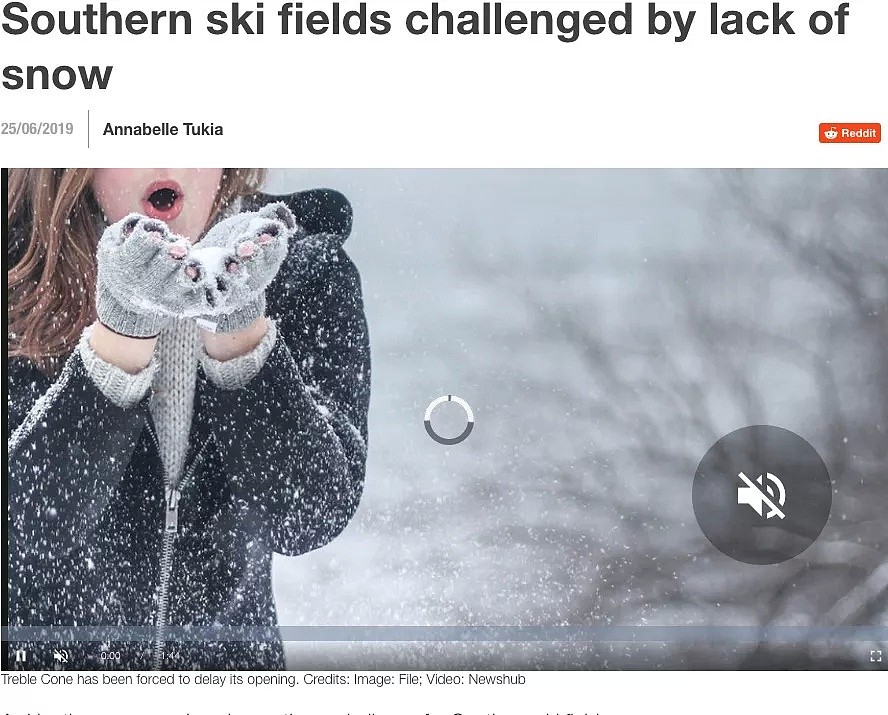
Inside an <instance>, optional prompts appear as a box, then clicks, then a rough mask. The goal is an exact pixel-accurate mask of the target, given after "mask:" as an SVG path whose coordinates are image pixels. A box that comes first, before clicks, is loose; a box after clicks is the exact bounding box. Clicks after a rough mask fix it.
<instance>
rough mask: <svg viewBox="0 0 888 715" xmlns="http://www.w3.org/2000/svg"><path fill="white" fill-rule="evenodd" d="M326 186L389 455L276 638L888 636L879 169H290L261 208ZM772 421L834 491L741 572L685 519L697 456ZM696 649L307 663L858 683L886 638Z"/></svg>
mask: <svg viewBox="0 0 888 715" xmlns="http://www.w3.org/2000/svg"><path fill="white" fill-rule="evenodd" d="M320 186H326V187H330V188H335V189H337V190H339V191H341V192H343V193H344V194H345V195H346V196H347V197H348V198H349V200H350V201H351V202H352V205H353V208H354V214H355V227H354V232H353V234H352V236H351V238H350V239H349V241H348V242H347V244H346V248H347V250H348V251H349V253H350V255H351V256H352V257H353V259H354V260H355V262H356V263H357V265H358V267H359V269H360V271H361V274H362V277H363V285H364V293H365V301H366V309H367V316H368V320H369V324H370V335H371V346H372V354H373V393H372V403H371V412H370V457H369V462H368V470H367V481H366V490H365V493H364V498H363V500H362V502H361V506H360V509H359V511H358V514H357V516H356V517H355V519H354V520H353V522H352V523H351V524H350V525H349V527H348V528H347V529H346V531H345V532H344V534H343V535H342V536H341V537H339V538H338V539H337V540H336V541H335V542H334V543H333V544H331V545H330V546H328V547H326V548H323V549H321V550H319V551H317V552H314V553H312V554H308V555H305V556H302V557H298V558H278V560H277V561H276V562H275V593H276V597H277V603H278V610H279V618H280V623H281V624H282V625H403V626H441V625H451V626H462V625H523V626H529V625H544V626H560V625H584V626H592V625H627V626H633V625H688V626H707V627H708V626H730V625H737V626H779V625H801V626H805V625H818V626H821V625H822V626H847V625H880V626H883V627H885V626H888V555H886V547H888V522H886V508H888V474H886V471H888V470H886V463H888V456H886V455H888V434H886V433H888V368H886V363H888V360H886V354H888V310H886V309H888V209H886V206H888V202H886V200H885V197H886V196H888V172H865V171H828V172H813V171H771V172H751V173H749V172H740V173H734V172H730V173H725V172H704V171H690V172H665V171H622V170H621V171H610V170H609V171H548V170H547V171H517V170H510V171H486V170H485V171H478V170H460V171H438V170H423V171H413V170H411V171H402V170H398V171H394V170H393V171H327V170H323V171H315V170H311V171H309V170H280V171H274V172H272V174H271V176H270V178H269V183H268V185H267V186H266V189H267V190H268V191H271V192H288V191H294V190H299V189H304V188H313V187H320ZM448 393H452V394H456V395H459V396H461V397H463V398H464V399H465V400H467V401H468V402H469V404H470V405H471V406H472V408H473V409H474V412H475V419H476V425H475V430H474V432H473V433H472V435H471V437H470V438H469V439H468V440H467V441H465V442H463V443H462V444H460V445H457V446H454V447H444V446H442V445H439V444H437V443H435V442H434V441H432V440H431V439H430V438H429V437H428V436H427V435H426V433H425V430H424V429H423V424H422V419H423V413H424V411H425V408H426V406H427V405H428V403H429V402H430V401H431V400H433V399H434V398H435V397H437V396H439V395H441V394H448ZM445 407H448V406H444V407H442V408H440V409H439V410H437V411H436V412H435V420H434V424H435V426H436V427H437V428H439V432H442V433H450V434H456V433H458V432H459V431H461V429H462V426H463V424H464V422H463V417H462V412H461V410H459V408H456V407H454V408H453V409H451V410H449V411H448V410H447V409H445ZM762 423H765V424H774V425H779V426H782V427H786V428H788V429H791V430H793V431H795V432H797V433H799V434H801V435H802V436H804V437H805V438H806V439H807V440H808V441H809V442H811V443H812V444H813V445H814V446H815V447H816V448H817V449H818V451H819V452H820V453H821V455H822V456H823V457H824V460H825V461H826V463H827V466H828V467H829V469H830V472H831V476H832V479H833V484H834V489H835V494H834V500H833V510H832V514H831V518H830V521H829V523H828V524H827V526H826V528H825V530H824V531H823V533H822V535H821V537H820V538H819V540H818V541H817V542H816V543H815V544H814V545H813V546H812V547H811V548H809V549H808V551H806V552H805V553H804V554H803V555H802V556H800V557H797V558H796V559H793V560H791V561H789V562H786V563H783V564H779V565H775V566H751V565H745V564H741V563H737V562H734V561H732V560H731V559H729V558H728V557H726V556H723V555H722V554H721V553H719V552H718V551H716V550H715V549H714V548H713V547H712V546H711V545H710V544H709V543H708V542H707V541H706V539H705V538H704V537H703V536H702V534H701V532H700V529H699V527H698V526H697V523H696V521H695V519H694V515H693V511H692V509H691V484H692V480H693V475H694V471H695V469H696V466H697V463H698V462H699V460H700V458H701V457H702V456H703V454H704V453H705V452H706V450H707V449H708V448H709V447H710V446H711V445H712V444H713V442H715V441H716V440H717V439H718V438H719V437H720V436H722V435H724V434H726V433H727V432H730V431H732V430H733V429H736V428H738V427H742V426H745V425H749V424H762ZM705 632H706V633H712V634H714V635H712V637H709V636H707V637H705V638H702V639H701V640H700V642H672V643H659V644H658V643H649V644H645V643H638V644H626V643H591V644H590V643H586V644H572V645H568V644H561V645H559V644H524V645H522V644H514V643H513V644H503V643H499V644H494V643H483V644H477V643H476V644H459V643H449V644H445V643H415V644H410V643H326V644H324V643H321V644H319V643H299V642H293V643H288V659H289V660H288V662H289V665H290V666H291V667H294V668H303V667H316V666H322V665H326V666H334V667H343V668H345V667H353V666H354V667H361V666H363V667H379V668H386V667H393V668H394V667H399V668H400V667H429V668H437V667H446V666H473V667H521V668H536V667H540V668H546V667H562V668H565V667H568V668H569V667H576V668H596V667H617V668H631V667H744V666H747V667H780V666H783V665H792V666H801V667H805V666H816V667H825V666H830V667H845V666H847V667H866V666H868V665H869V663H868V661H869V651H870V648H871V647H879V646H875V645H873V644H872V643H870V642H863V641H859V640H858V641H848V640H847V639H842V638H835V639H826V640H821V641H818V642H816V643H810V644H797V645H795V646H793V645H787V644H782V643H780V642H779V640H780V639H779V638H776V639H772V638H770V637H769V635H768V633H769V632H768V631H763V632H762V637H761V639H760V640H759V642H743V643H738V642H735V641H734V640H732V639H731V638H730V637H727V636H720V635H718V631H717V630H714V629H713V630H711V631H705ZM681 640H682V639H679V641H681ZM684 640H685V641H688V640H691V641H693V639H684ZM747 640H748V639H747Z"/></svg>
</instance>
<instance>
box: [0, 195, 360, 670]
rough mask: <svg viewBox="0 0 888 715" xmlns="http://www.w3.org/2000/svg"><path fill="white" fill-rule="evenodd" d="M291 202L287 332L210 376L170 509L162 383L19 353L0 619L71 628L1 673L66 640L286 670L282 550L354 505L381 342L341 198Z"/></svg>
mask: <svg viewBox="0 0 888 715" xmlns="http://www.w3.org/2000/svg"><path fill="white" fill-rule="evenodd" d="M269 198H270V197H269ZM279 198H284V199H285V200H286V201H287V202H288V204H290V206H291V207H292V208H293V209H294V211H295V213H296V215H297V218H299V219H300V220H301V221H302V223H303V225H304V227H305V228H306V232H307V233H308V234H309V236H308V238H307V239H305V240H304V241H300V242H297V243H295V244H294V245H293V246H292V247H291V250H290V255H289V256H288V258H287V259H286V261H285V263H284V265H283V266H282V268H281V271H280V273H279V274H278V276H277V278H276V280H275V281H274V283H273V284H272V286H271V287H270V288H269V291H268V295H267V298H268V313H269V315H270V316H272V317H273V318H275V319H276V320H277V322H278V341H277V343H276V345H275V347H274V349H273V350H272V352H271V355H270V356H269V358H268V360H267V361H266V363H265V365H264V367H263V368H262V370H261V371H260V372H259V374H258V375H257V376H256V377H255V378H254V379H253V380H252V381H251V382H250V383H249V384H248V385H247V386H246V387H244V388H242V389H239V390H234V391H226V390H222V389H219V388H216V387H214V386H213V385H212V384H211V383H210V382H208V381H207V380H206V378H205V377H204V376H203V375H200V376H199V378H198V384H197V394H196V397H195V407H194V418H193V423H192V427H191V436H190V441H189V445H190V446H189V450H190V451H189V455H188V457H187V460H186V467H185V470H184V472H183V477H182V480H181V483H180V484H181V498H180V501H179V504H178V507H177V509H176V510H175V512H176V513H175V514H174V515H173V516H174V517H175V518H174V519H170V514H169V511H170V504H169V501H168V498H167V497H168V495H165V493H164V478H163V467H162V463H161V459H160V454H159V449H158V445H157V440H156V438H155V436H154V429H153V425H152V420H151V415H150V412H149V409H148V401H149V399H150V395H149V396H148V397H146V398H145V399H144V400H143V401H142V402H141V403H140V404H138V405H137V406H136V407H134V408H131V409H122V408H120V407H117V406H115V405H114V404H113V403H111V402H110V401H109V400H108V399H107V398H105V397H104V395H103V394H102V393H101V392H100V391H99V390H98V389H97V388H96V387H95V385H94V384H93V383H92V381H91V380H90V379H89V377H88V376H87V374H86V372H85V369H84V366H83V364H82V362H81V360H80V358H79V356H78V354H77V353H75V354H73V355H72V356H71V357H70V358H69V359H68V361H67V363H66V364H65V367H64V368H63V370H62V372H61V374H60V375H59V376H57V377H55V378H54V379H52V378H49V377H47V376H46V375H44V374H43V373H41V372H40V371H39V370H38V369H36V367H35V366H34V365H33V364H32V363H30V362H28V361H25V360H20V359H8V360H7V444H8V452H7V456H8V465H7V466H8V470H7V473H8V479H7V483H6V488H7V489H8V504H9V510H8V523H7V526H8V534H9V539H8V551H7V554H8V564H7V568H8V570H7V573H6V578H7V589H8V594H9V599H8V614H7V616H8V620H7V624H8V625H10V626H14V627H27V628H30V629H31V630H29V631H17V632H18V633H19V635H27V636H34V635H36V634H37V633H38V632H39V629H38V630H34V627H39V626H43V627H51V626H54V627H77V629H75V630H68V631H65V630H63V631H59V630H53V629H48V630H46V632H45V633H43V634H41V636H43V637H48V638H50V639H51V640H54V642H46V643H39V642H35V641H31V642H28V643H25V644H16V643H14V642H8V643H7V647H6V648H5V649H4V650H5V652H4V659H5V660H6V662H5V663H4V668H10V669H14V668H16V667H19V668H21V667H27V668H41V669H42V668H48V667H52V666H53V665H55V664H58V663H59V661H58V659H57V658H56V659H55V661H54V656H53V650H54V649H65V650H67V651H68V653H67V655H68V658H69V662H68V664H67V665H65V664H62V665H63V666H64V667H69V668H72V669H89V668H108V667H121V668H128V669H148V668H152V667H162V668H168V669H189V668H202V669H216V670H225V669H269V668H273V669H278V668H282V667H283V666H284V661H283V649H282V644H281V642H280V638H279V636H278V634H277V629H276V617H275V606H274V600H273V596H272V590H271V557H272V553H274V552H277V553H281V554H287V555H296V554H302V553H305V552H306V551H310V550H312V549H316V548H318V547H320V546H323V545H324V544H326V543H328V542H329V541H330V540H332V539H333V538H334V537H336V535H337V534H339V533H340V532H341V531H342V529H343V528H344V527H345V525H346V524H347V523H348V521H349V519H351V517H352V515H353V514H354V513H355V510H356V509H357V506H358V501H359V499H360V497H361V492H362V489H363V482H364V467H365V460H366V440H367V409H368V403H369V397H370V352H369V342H368V334H367V325H366V321H365V318H364V309H363V302H362V297H361V286H360V276H359V275H358V271H357V269H356V268H355V266H354V264H353V263H352V262H351V260H350V259H349V258H348V256H347V255H346V254H345V252H344V251H343V250H342V247H341V244H342V242H343V240H344V239H345V237H346V236H347V234H348V232H349V230H350V227H351V211H350V208H349V207H348V203H347V202H345V200H344V199H343V198H342V197H341V196H340V195H339V194H336V193H335V192H327V191H315V192H305V193H302V194H296V195H293V196H290V197H279ZM11 233H12V232H11ZM13 238H14V237H13V236H11V237H10V240H13ZM164 613H165V617H164ZM80 629H82V630H80ZM17 648H22V649H23V650H26V651H27V659H26V660H25V662H24V663H16V662H15V658H14V651H15V650H16V649H17ZM103 649H107V650H108V651H110V652H120V653H121V658H120V661H119V662H118V661H116V660H112V661H107V660H102V659H101V652H102V650H103Z"/></svg>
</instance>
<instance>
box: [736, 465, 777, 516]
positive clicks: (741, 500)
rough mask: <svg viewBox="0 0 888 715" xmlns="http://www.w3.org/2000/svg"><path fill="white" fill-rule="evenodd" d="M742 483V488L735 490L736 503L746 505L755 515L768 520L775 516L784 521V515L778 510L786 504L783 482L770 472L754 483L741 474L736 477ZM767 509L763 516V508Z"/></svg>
mask: <svg viewBox="0 0 888 715" xmlns="http://www.w3.org/2000/svg"><path fill="white" fill-rule="evenodd" d="M737 476H738V477H739V478H740V479H741V480H743V483H744V484H745V485H746V486H744V487H738V488H737V503H738V504H748V505H749V506H750V507H751V508H752V509H753V510H754V511H755V513H756V514H758V515H759V516H763V517H764V518H765V519H770V518H771V517H772V516H776V517H777V518H779V519H785V518H786V514H784V513H783V510H782V509H781V508H780V507H782V506H783V505H784V504H786V489H785V488H784V486H783V482H781V481H780V479H779V478H778V477H776V476H774V475H773V474H771V473H770V472H768V473H767V474H762V475H760V476H759V477H758V479H756V480H755V481H754V482H753V481H752V480H751V479H750V478H749V477H747V476H746V475H745V474H744V473H743V472H740V473H739V474H738V475H737ZM766 506H767V507H768V513H767V514H765V513H764V512H765V507H766Z"/></svg>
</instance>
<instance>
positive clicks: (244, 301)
mask: <svg viewBox="0 0 888 715" xmlns="http://www.w3.org/2000/svg"><path fill="white" fill-rule="evenodd" d="M298 232H299V228H298V227H297V224H296V219H295V218H294V216H293V214H292V212H291V211H290V209H289V208H287V206H286V205H284V204H282V203H275V204H269V205H268V206H265V207H264V208H262V209H260V210H259V211H253V212H247V213H241V214H237V215H235V216H231V217H230V218H227V219H225V220H224V221H220V222H219V223H218V224H216V225H215V226H213V228H211V229H210V230H209V232H208V233H207V235H206V236H204V238H203V239H201V241H200V242H199V243H198V244H197V245H196V246H195V247H194V248H192V250H191V253H190V256H189V258H190V259H191V260H193V261H195V262H196V263H198V264H199V265H200V267H201V268H202V269H203V271H205V272H206V274H207V283H208V284H209V285H210V288H209V289H208V293H207V302H208V304H209V310H207V311H205V312H204V313H203V314H202V315H201V316H200V317H199V319H198V321H197V322H198V325H199V326H200V327H202V328H204V329H206V330H211V331H214V332H222V333H229V332H232V331H234V330H241V329H242V328H245V327H247V326H248V325H249V324H250V323H252V322H253V321H255V320H256V319H257V318H259V317H260V316H262V315H264V314H265V289H266V288H267V287H268V285H269V283H271V281H272V280H273V279H274V277H275V275H277V272H278V269H279V268H280V267H281V263H283V261H284V258H286V257H287V248H288V246H289V242H290V240H291V239H292V238H293V237H294V236H295V235H297V233H298ZM211 277H214V278H215V281H213V280H211Z"/></svg>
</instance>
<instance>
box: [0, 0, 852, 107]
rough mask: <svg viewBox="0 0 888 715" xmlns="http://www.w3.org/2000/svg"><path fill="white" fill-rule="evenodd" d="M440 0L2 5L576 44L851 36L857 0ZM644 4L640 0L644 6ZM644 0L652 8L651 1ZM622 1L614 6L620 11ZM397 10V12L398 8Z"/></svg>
mask: <svg viewBox="0 0 888 715" xmlns="http://www.w3.org/2000/svg"><path fill="white" fill-rule="evenodd" d="M455 5H456V3H445V2H432V3H429V4H428V5H425V6H422V7H415V8H414V9H409V8H408V9H404V8H399V9H398V11H397V13H394V12H393V11H391V10H390V9H382V8H378V7H374V6H371V4H370V3H366V2H361V3H338V2H333V3H327V4H325V5H324V6H323V7H321V6H319V4H317V3H312V4H308V3H301V2H286V3H283V4H281V5H276V6H274V7H268V8H266V7H265V3H264V2H255V3H245V2H232V3H230V4H228V5H226V6H225V7H224V8H222V7H220V8H219V9H214V10H210V11H209V12H207V13H206V15H205V16H202V17H194V16H193V15H192V13H191V12H189V11H188V10H175V9H162V10H161V9H152V10H128V11H120V10H115V9H114V8H113V3H109V2H100V3H86V4H85V5H83V6H82V8H80V9H68V8H66V9H64V10H54V11H50V10H42V9H37V8H34V7H33V6H30V5H28V4H26V3H24V2H9V3H6V4H5V5H4V6H3V22H2V31H3V34H4V35H9V36H17V35H26V34H27V35H30V36H41V37H53V36H60V35H191V34H193V33H195V32H205V33H208V34H209V35H217V36H218V35H242V36H247V35H263V34H267V33H268V34H270V33H276V34H279V35H290V36H300V35H302V36H305V35H328V34H329V35H380V36H381V35H388V34H390V33H392V32H395V31H402V32H406V33H409V34H410V35H415V36H423V35H445V36H446V35H459V36H491V35H500V36H506V37H508V36H516V37H517V36H521V35H530V36H543V37H551V38H556V39H557V40H559V41H561V42H563V43H573V42H577V41H580V40H582V39H585V38H594V37H595V36H600V35H605V34H609V35H614V36H620V35H632V34H642V33H644V34H647V35H651V36H657V37H661V38H664V39H666V40H669V39H671V40H672V41H673V42H676V43H680V42H684V41H685V40H687V39H688V37H690V36H691V34H692V33H704V32H705V33H708V34H710V35H726V36H742V35H753V36H765V35H768V36H773V35H796V34H801V33H810V34H813V35H818V36H829V35H844V34H845V32H846V30H847V27H848V24H849V23H848V20H849V17H850V15H851V3H850V2H842V3H840V4H838V5H836V6H834V7H828V8H824V9H819V10H814V11H810V10H806V11H804V12H802V11H798V10H797V9H793V8H790V7H788V5H787V3H785V2H772V3H768V5H767V6H766V7H761V8H757V9H748V8H745V9H743V10H738V9H735V8H732V7H730V6H729V3H724V2H712V3H709V5H708V7H706V6H704V8H703V9H699V8H698V9H675V7H674V6H670V3H669V2H668V1H666V2H664V1H662V0H661V1H660V2H646V3H643V4H642V3H637V4H634V3H632V2H625V3H622V4H621V5H617V6H615V7H614V6H613V5H611V4H610V3H609V4H608V9H605V10H589V9H586V8H584V9H569V8H565V9H560V10H555V9H552V8H551V5H550V6H549V7H546V8H545V9H529V8H527V7H526V6H525V4H524V3H521V7H520V8H515V7H511V6H510V5H509V4H508V3H502V2H484V3H475V4H474V5H473V6H472V7H471V8H463V9H461V8H459V7H455ZM636 5H637V7H636ZM642 5H643V7H642ZM611 8H613V9H611ZM396 14H397V15H398V18H397V19H396V17H395V15H396ZM113 71H114V66H113V65H77V66H70V65H60V66H58V67H47V66H45V65H26V66H22V65H7V66H5V67H4V68H3V83H2V86H3V88H4V89H7V90H17V89H63V90H64V89H73V88H83V89H107V88H108V86H109V84H110V82H111V75H112V72H113Z"/></svg>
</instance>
